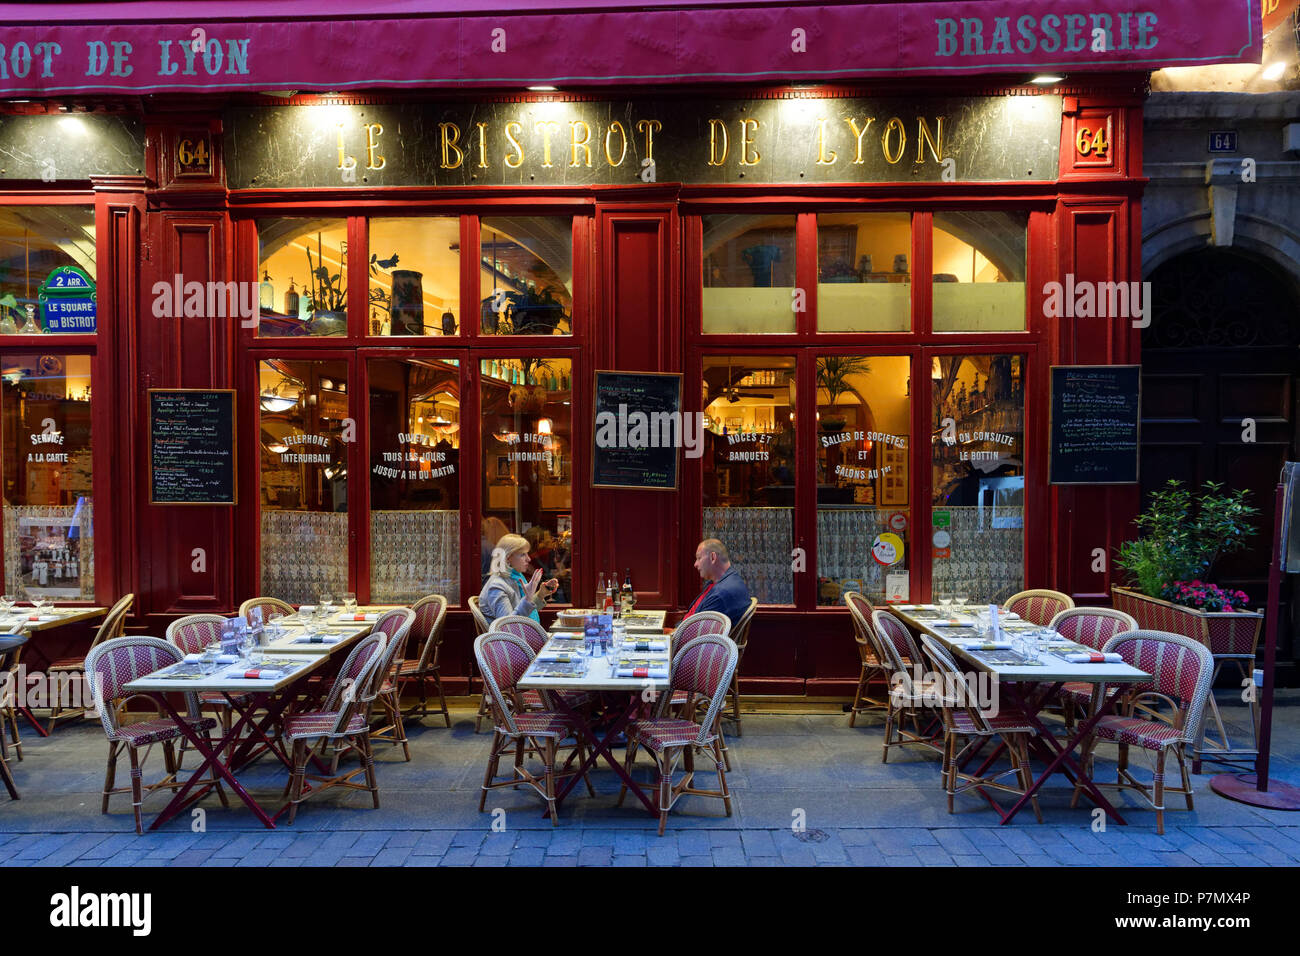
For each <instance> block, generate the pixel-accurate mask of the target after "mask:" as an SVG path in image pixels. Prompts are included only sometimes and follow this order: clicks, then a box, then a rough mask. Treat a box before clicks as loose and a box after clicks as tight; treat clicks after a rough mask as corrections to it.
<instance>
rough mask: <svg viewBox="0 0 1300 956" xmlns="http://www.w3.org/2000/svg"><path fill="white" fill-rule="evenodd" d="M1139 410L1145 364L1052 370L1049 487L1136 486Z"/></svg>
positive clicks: (1077, 366)
mask: <svg viewBox="0 0 1300 956" xmlns="http://www.w3.org/2000/svg"><path fill="white" fill-rule="evenodd" d="M1141 407H1142V394H1141V366H1138V365H1056V366H1053V367H1052V439H1051V441H1052V444H1051V468H1050V471H1051V483H1052V484H1054V485H1132V484H1136V483H1137V480H1138V434H1139V423H1140V416H1141Z"/></svg>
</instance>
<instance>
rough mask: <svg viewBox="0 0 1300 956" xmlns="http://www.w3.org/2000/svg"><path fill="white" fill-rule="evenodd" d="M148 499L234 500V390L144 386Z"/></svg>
mask: <svg viewBox="0 0 1300 956" xmlns="http://www.w3.org/2000/svg"><path fill="white" fill-rule="evenodd" d="M149 502H150V504H155V505H233V504H234V503H235V390H234V389H191V388H151V389H149Z"/></svg>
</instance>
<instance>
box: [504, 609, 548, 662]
mask: <svg viewBox="0 0 1300 956" xmlns="http://www.w3.org/2000/svg"><path fill="white" fill-rule="evenodd" d="M492 630H494V631H505V632H506V633H507V634H513V635H514V636H515V637H522V638H523V639H524V640H525V641H527V642H528V646H529V648H531V649H532V652H533V654H538V653H540V652H541V649H542V648H543V647H545V646H546V640H547V636H548V635H547V633H546V628H544V627H542V625H540V624H538V623H537V622H536V621H534V620H533V619H532V618H531V617H524V616H523V615H522V614H510V615H507V616H506V617H499V618H497V619H496V620H495V621H493V622H492Z"/></svg>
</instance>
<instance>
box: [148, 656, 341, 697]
mask: <svg viewBox="0 0 1300 956" xmlns="http://www.w3.org/2000/svg"><path fill="white" fill-rule="evenodd" d="M325 660H326V657H325V655H308V654H299V655H296V656H295V657H293V658H286V657H285V656H283V655H270V656H268V657H267V658H266V659H265V660H263V662H262V664H261V668H262V669H263V670H279V671H283V672H284V676H283V677H281V678H279V679H278V680H262V679H260V678H246V677H243V676H242V675H243V674H244V673H245V672H246V671H248V670H249V665H248V664H238V663H236V664H221V665H219V666H218V667H217V669H216V671H214V672H213V673H212V674H210V675H208V676H205V677H198V678H176V677H168V676H167V675H168V674H171V673H173V672H174V671H176V670H177V669H179V668H184V667H186V662H184V661H182V662H180V663H178V664H170V665H168V666H167V667H164V668H162V670H158V671H154V672H153V673H152V674H149V675H147V676H145V677H139V678H136V679H135V680H133V681H131V682H130V683H129V684H127V685H126V689H127V690H128V691H131V692H132V693H147V692H149V691H154V692H157V691H166V692H173V691H177V692H179V691H195V692H208V691H213V692H217V693H220V692H222V691H226V692H228V693H231V694H247V693H250V692H255V693H273V692H275V691H280V690H284V688H286V687H288V686H289V685H290V684H292V683H293V682H294V681H297V680H301V679H302V678H303V677H304V676H305V675H306V674H308V673H310V672H311V671H313V670H315V669H316V668H317V667H320V666H321V665H322V664H324V663H325Z"/></svg>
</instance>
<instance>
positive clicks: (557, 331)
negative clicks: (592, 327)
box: [371, 216, 573, 335]
mask: <svg viewBox="0 0 1300 956" xmlns="http://www.w3.org/2000/svg"><path fill="white" fill-rule="evenodd" d="M371 247H372V248H374V243H373V242H372V243H371ZM479 252H480V256H481V262H480V269H479V276H480V280H479V295H480V301H479V320H480V327H481V330H482V332H483V334H484V335H572V334H573V219H572V217H558V216H514V217H507V218H491V219H484V220H483V221H482V224H481V227H480V229H479Z"/></svg>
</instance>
